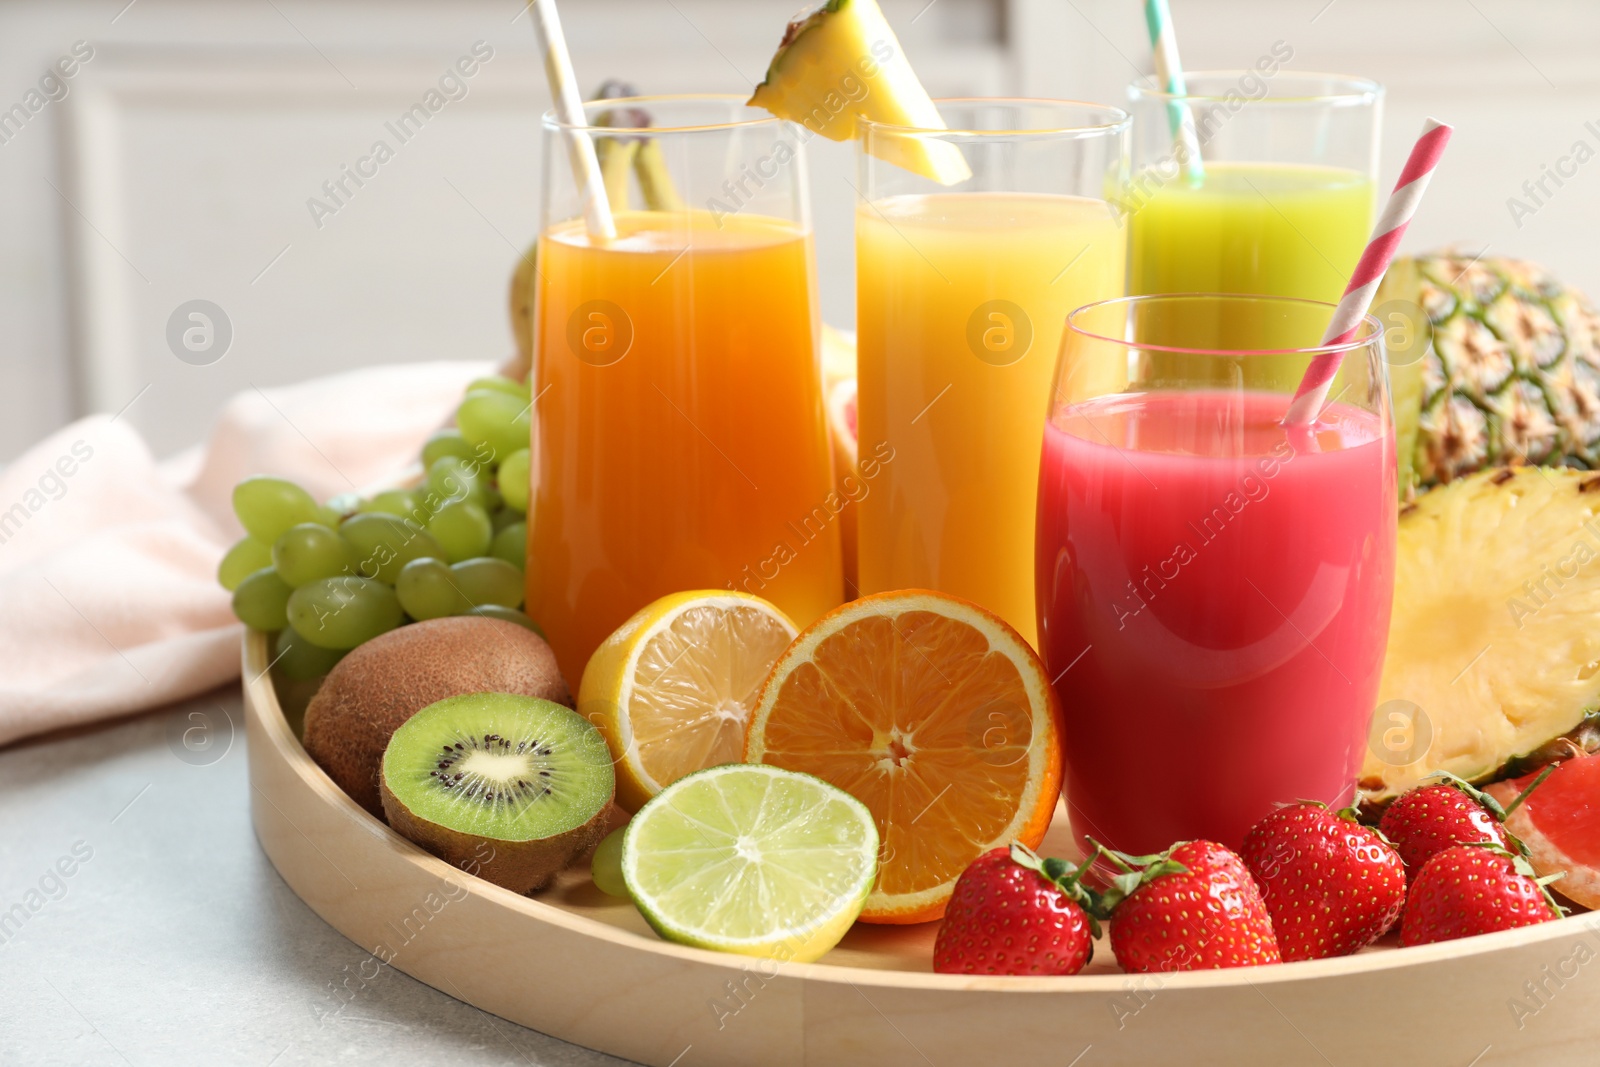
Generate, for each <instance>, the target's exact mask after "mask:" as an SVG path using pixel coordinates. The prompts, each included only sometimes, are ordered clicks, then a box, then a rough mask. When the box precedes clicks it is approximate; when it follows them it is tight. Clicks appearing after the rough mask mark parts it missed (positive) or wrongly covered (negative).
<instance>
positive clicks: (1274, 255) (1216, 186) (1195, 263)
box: [1128, 161, 1375, 302]
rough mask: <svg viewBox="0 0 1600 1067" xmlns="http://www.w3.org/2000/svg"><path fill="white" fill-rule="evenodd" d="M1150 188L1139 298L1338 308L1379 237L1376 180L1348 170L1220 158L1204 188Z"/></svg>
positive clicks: (1138, 217)
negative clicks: (1277, 301)
mask: <svg viewBox="0 0 1600 1067" xmlns="http://www.w3.org/2000/svg"><path fill="white" fill-rule="evenodd" d="M1139 185H1140V183H1139V181H1138V179H1137V178H1136V179H1135V181H1134V184H1133V188H1135V189H1137V188H1139ZM1151 188H1152V191H1151V193H1150V195H1149V197H1148V199H1145V200H1143V201H1142V202H1141V203H1140V205H1139V206H1138V208H1137V210H1135V211H1134V212H1133V214H1132V216H1131V220H1132V238H1131V245H1130V251H1129V283H1128V291H1129V292H1131V293H1135V294H1138V293H1263V294H1267V295H1270V296H1297V297H1304V298H1307V299H1311V300H1331V301H1334V302H1337V301H1338V299H1339V297H1340V296H1341V295H1342V294H1343V293H1344V287H1345V283H1346V282H1347V281H1348V280H1349V278H1350V271H1351V270H1353V269H1354V268H1355V265H1356V261H1357V260H1358V259H1360V258H1361V249H1362V248H1363V247H1364V246H1365V245H1366V242H1367V237H1368V235H1369V234H1370V232H1371V230H1372V217H1373V216H1372V213H1373V208H1374V203H1375V201H1374V192H1373V184H1372V180H1371V178H1369V177H1368V176H1367V175H1366V174H1364V173H1362V172H1360V171H1356V170H1350V169H1347V168H1344V167H1329V166H1318V165H1314V164H1299V163H1232V162H1226V161H1221V162H1213V163H1208V164H1206V169H1205V179H1204V181H1203V182H1202V183H1201V184H1199V185H1193V184H1190V182H1189V181H1188V180H1187V178H1185V177H1181V176H1180V177H1178V178H1174V179H1172V180H1170V181H1167V182H1165V183H1164V184H1157V183H1153V182H1152V183H1151Z"/></svg>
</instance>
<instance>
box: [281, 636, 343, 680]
mask: <svg viewBox="0 0 1600 1067" xmlns="http://www.w3.org/2000/svg"><path fill="white" fill-rule="evenodd" d="M342 659H344V652H343V651H342V650H340V649H335V648H318V647H317V646H316V645H313V644H312V643H311V642H310V641H307V640H306V639H305V638H303V637H301V636H300V635H299V634H298V633H296V632H295V628H294V627H293V626H285V627H284V628H283V630H282V632H280V633H279V634H278V642H277V644H276V645H275V646H274V647H273V650H272V666H273V667H274V668H275V669H276V670H277V671H278V673H279V674H282V675H283V676H284V677H285V678H292V679H293V680H295V681H297V682H308V681H310V680H311V679H313V678H321V677H322V676H323V675H324V674H327V673H328V672H329V671H331V670H333V665H334V664H336V663H338V662H339V661H340V660H342Z"/></svg>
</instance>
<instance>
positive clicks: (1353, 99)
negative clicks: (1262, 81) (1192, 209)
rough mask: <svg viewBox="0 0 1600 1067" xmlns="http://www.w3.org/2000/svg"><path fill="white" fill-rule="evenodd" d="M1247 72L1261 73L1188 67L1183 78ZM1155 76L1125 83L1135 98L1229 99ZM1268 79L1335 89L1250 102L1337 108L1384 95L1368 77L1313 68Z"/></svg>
mask: <svg viewBox="0 0 1600 1067" xmlns="http://www.w3.org/2000/svg"><path fill="white" fill-rule="evenodd" d="M1246 75H1255V76H1256V77H1261V76H1262V72H1261V71H1259V70H1256V69H1255V68H1254V67H1239V68H1237V69H1234V70H1190V71H1184V75H1183V76H1184V81H1185V82H1186V83H1187V82H1189V81H1191V80H1195V81H1200V80H1205V79H1210V78H1219V79H1227V80H1228V81H1229V82H1233V83H1236V82H1238V81H1239V80H1240V79H1241V78H1243V77H1245V76H1246ZM1156 78H1157V75H1154V74H1144V75H1141V76H1140V77H1138V78H1135V79H1134V80H1133V81H1131V82H1129V83H1128V91H1129V93H1131V94H1132V95H1134V96H1135V97H1136V98H1140V99H1146V100H1166V101H1175V100H1187V101H1192V102H1197V103H1205V104H1217V103H1224V102H1226V101H1227V99H1228V95H1229V94H1228V93H1195V92H1189V91H1185V92H1181V93H1174V92H1170V91H1168V90H1166V89H1163V88H1161V87H1160V85H1159V84H1158V83H1157V81H1156ZM1268 80H1269V81H1274V82H1276V81H1280V80H1288V81H1298V82H1312V81H1321V82H1327V83H1330V84H1332V85H1333V86H1336V87H1337V88H1336V89H1335V90H1334V91H1332V92H1322V93H1299V94H1294V95H1290V96H1263V97H1259V98H1257V99H1253V100H1251V101H1249V102H1250V104H1251V105H1252V106H1253V105H1257V104H1332V105H1334V106H1339V107H1352V106H1355V105H1358V104H1364V103H1376V102H1377V101H1378V100H1381V99H1382V98H1383V93H1384V90H1383V85H1382V84H1381V83H1379V82H1376V81H1374V80H1372V79H1371V78H1361V77H1357V76H1356V75H1353V74H1329V73H1326V72H1324V71H1316V70H1288V71H1280V72H1279V73H1277V74H1274V75H1272V76H1271V78H1269V79H1268Z"/></svg>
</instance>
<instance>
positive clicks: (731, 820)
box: [622, 764, 878, 963]
mask: <svg viewBox="0 0 1600 1067" xmlns="http://www.w3.org/2000/svg"><path fill="white" fill-rule="evenodd" d="M877 866H878V832H877V829H876V828H875V827H874V825H873V821H872V815H871V813H870V812H868V811H867V809H866V807H865V806H863V805H862V804H861V802H860V801H858V800H856V799H855V798H853V797H851V796H849V795H848V794H846V793H845V792H843V791H842V790H839V789H836V788H834V787H833V786H831V785H829V784H828V783H826V782H823V781H820V780H818V779H816V778H813V777H811V776H810V775H805V774H795V773H793V772H790V771H784V770H780V769H779V768H776V767H760V766H749V765H745V764H729V765H726V766H722V767H713V768H711V769H709V770H705V771H699V772H697V773H695V774H691V775H688V776H687V777H684V778H681V779H679V780H678V781H677V782H675V783H673V784H672V785H671V786H668V787H667V788H666V789H664V790H663V791H662V792H661V793H659V794H658V795H657V796H656V797H654V798H653V799H652V800H651V801H650V802H649V803H647V804H646V805H645V806H644V807H642V808H641V809H639V813H638V814H637V815H635V816H634V817H633V820H632V821H631V822H629V823H628V828H627V830H626V831H625V832H624V835H623V839H622V877H623V880H624V882H625V883H626V884H627V887H628V892H629V894H630V895H631V896H632V897H633V902H634V904H635V905H637V906H638V908H639V911H640V913H642V914H643V915H644V917H645V919H646V920H647V921H648V922H649V923H650V925H651V926H652V927H654V928H655V930H656V932H657V933H659V934H660V935H661V936H662V937H663V938H666V939H667V940H669V941H676V942H679V943H681V944H686V945H696V946H699V947H701V948H713V949H719V950H721V951H724V952H738V953H743V954H745V955H750V956H765V957H770V958H774V959H780V960H787V961H793V962H802V963H803V962H809V961H811V960H814V959H816V958H817V957H819V956H821V955H822V954H823V953H825V952H827V951H828V950H829V949H830V948H832V947H833V946H834V945H836V944H837V943H838V941H839V939H840V938H841V937H843V936H844V934H845V931H847V930H848V929H850V924H851V923H853V922H854V921H855V918H856V915H857V913H858V912H859V911H860V910H861V902H862V901H863V900H865V899H866V896H867V892H868V890H870V889H871V888H872V882H873V878H874V877H875V876H876V874H877Z"/></svg>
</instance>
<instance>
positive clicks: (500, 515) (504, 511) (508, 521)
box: [489, 508, 523, 534]
mask: <svg viewBox="0 0 1600 1067" xmlns="http://www.w3.org/2000/svg"><path fill="white" fill-rule="evenodd" d="M522 521H523V515H522V512H520V511H513V510H511V509H510V508H501V509H500V510H499V511H497V512H495V513H494V514H493V515H491V516H490V517H489V525H490V526H493V527H494V532H495V533H496V534H498V533H499V532H500V531H501V530H504V529H505V528H506V527H507V526H515V525H516V524H517V523H519V522H522Z"/></svg>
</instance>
